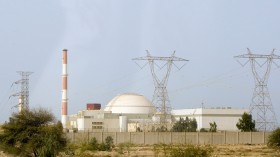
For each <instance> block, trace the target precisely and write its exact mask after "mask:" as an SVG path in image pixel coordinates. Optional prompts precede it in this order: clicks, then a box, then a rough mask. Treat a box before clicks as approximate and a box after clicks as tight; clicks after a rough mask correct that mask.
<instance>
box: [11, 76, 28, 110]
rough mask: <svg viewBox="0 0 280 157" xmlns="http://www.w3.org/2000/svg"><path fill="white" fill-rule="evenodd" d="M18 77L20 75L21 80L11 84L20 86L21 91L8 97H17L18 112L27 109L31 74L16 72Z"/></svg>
mask: <svg viewBox="0 0 280 157" xmlns="http://www.w3.org/2000/svg"><path fill="white" fill-rule="evenodd" d="M17 73H18V74H19V75H21V79H20V80H18V81H16V82H14V83H13V84H20V88H21V90H20V91H19V92H17V93H15V94H13V95H11V96H10V97H16V96H17V97H18V99H19V104H18V107H19V112H20V111H21V110H22V109H29V75H31V74H32V73H33V72H27V71H17Z"/></svg>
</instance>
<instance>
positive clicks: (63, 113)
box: [61, 49, 68, 128]
mask: <svg viewBox="0 0 280 157" xmlns="http://www.w3.org/2000/svg"><path fill="white" fill-rule="evenodd" d="M67 75H68V74H67V49H63V54H62V101H61V123H62V125H63V128H67V123H68V118H67V111H68V110H67V105H68V98H67Z"/></svg>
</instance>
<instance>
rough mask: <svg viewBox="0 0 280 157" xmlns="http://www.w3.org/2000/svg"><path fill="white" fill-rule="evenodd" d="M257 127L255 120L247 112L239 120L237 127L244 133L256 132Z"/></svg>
mask: <svg viewBox="0 0 280 157" xmlns="http://www.w3.org/2000/svg"><path fill="white" fill-rule="evenodd" d="M255 125H256V124H255V120H253V118H252V115H251V114H248V113H246V112H245V113H244V114H243V115H242V117H241V119H239V121H238V123H237V124H236V127H237V128H238V129H239V130H241V131H242V132H249V131H256V129H255Z"/></svg>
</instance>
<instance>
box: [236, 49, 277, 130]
mask: <svg viewBox="0 0 280 157" xmlns="http://www.w3.org/2000/svg"><path fill="white" fill-rule="evenodd" d="M247 50H248V54H244V55H239V56H235V58H245V59H248V60H247V62H245V63H244V64H241V62H239V63H240V64H241V65H242V66H245V65H246V64H247V63H249V62H250V64H251V68H252V73H253V76H254V80H255V88H254V92H253V97H252V100H251V104H250V113H251V114H252V116H253V118H254V119H255V121H256V129H257V130H260V131H271V130H274V129H275V127H276V124H277V120H276V116H275V112H274V109H273V105H272V102H271V99H270V94H269V91H268V87H267V82H268V79H269V75H270V71H271V66H272V64H273V63H274V64H275V65H277V64H276V63H275V62H274V61H273V60H275V59H280V56H278V55H275V54H274V49H273V51H272V52H271V54H270V55H259V54H252V53H251V51H250V49H247ZM260 60H262V61H264V62H263V63H262V64H260V62H259V61H260ZM258 67H260V68H261V69H263V70H264V71H263V72H262V73H261V72H260V70H258Z"/></svg>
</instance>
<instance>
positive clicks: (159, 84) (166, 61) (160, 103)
mask: <svg viewBox="0 0 280 157" xmlns="http://www.w3.org/2000/svg"><path fill="white" fill-rule="evenodd" d="M146 52H147V56H145V57H139V58H133V59H132V60H135V61H147V62H146V64H144V66H142V67H141V66H140V68H143V67H145V66H146V65H147V64H149V66H150V70H151V73H152V77H153V81H154V86H155V90H154V96H153V100H152V103H153V105H155V106H156V107H157V109H158V111H159V114H160V122H161V123H166V122H167V115H170V109H171V105H170V100H169V97H168V92H167V89H166V86H167V82H168V78H169V76H170V72H171V69H172V65H174V66H175V67H176V68H177V69H178V70H180V69H181V68H183V67H184V65H185V64H183V65H182V66H180V67H179V66H177V65H176V64H175V63H174V62H186V61H188V60H186V59H183V58H178V57H176V56H175V51H174V52H173V53H172V54H171V56H170V57H157V56H151V54H150V52H149V51H148V50H146ZM156 61H159V62H161V63H162V62H163V64H162V66H159V65H158V64H156ZM137 65H139V64H137ZM155 67H157V68H159V69H165V70H166V71H165V73H164V74H163V77H162V78H159V76H158V75H157V74H156V72H155Z"/></svg>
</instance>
